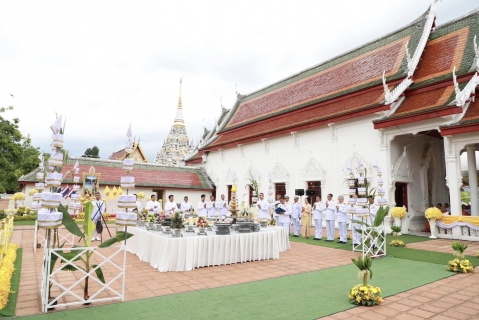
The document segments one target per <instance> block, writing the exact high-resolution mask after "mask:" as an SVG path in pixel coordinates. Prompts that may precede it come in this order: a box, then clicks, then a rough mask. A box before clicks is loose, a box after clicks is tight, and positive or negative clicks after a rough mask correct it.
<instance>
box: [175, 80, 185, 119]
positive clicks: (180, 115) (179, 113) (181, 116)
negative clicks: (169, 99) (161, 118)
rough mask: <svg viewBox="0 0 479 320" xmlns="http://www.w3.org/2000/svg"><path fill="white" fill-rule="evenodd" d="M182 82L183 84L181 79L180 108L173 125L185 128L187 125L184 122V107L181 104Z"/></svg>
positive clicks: (177, 109)
mask: <svg viewBox="0 0 479 320" xmlns="http://www.w3.org/2000/svg"><path fill="white" fill-rule="evenodd" d="M182 82H183V79H182V78H180V96H179V97H178V107H177V108H176V117H175V123H174V124H173V125H174V126H182V127H184V126H185V123H184V121H183V105H182V104H181V83H182Z"/></svg>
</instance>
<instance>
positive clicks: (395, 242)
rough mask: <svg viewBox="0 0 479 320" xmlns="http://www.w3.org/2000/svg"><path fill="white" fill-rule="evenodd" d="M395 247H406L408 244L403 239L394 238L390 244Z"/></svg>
mask: <svg viewBox="0 0 479 320" xmlns="http://www.w3.org/2000/svg"><path fill="white" fill-rule="evenodd" d="M389 245H391V246H393V247H405V246H406V244H405V243H404V242H402V241H401V240H393V241H391V243H390V244H389Z"/></svg>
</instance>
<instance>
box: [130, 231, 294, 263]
mask: <svg viewBox="0 0 479 320" xmlns="http://www.w3.org/2000/svg"><path fill="white" fill-rule="evenodd" d="M128 232H130V233H132V234H134V236H133V237H131V238H129V239H128V240H127V245H126V247H127V250H128V251H130V252H132V253H134V254H136V255H137V256H138V257H139V258H140V260H141V261H145V262H149V263H150V264H151V266H152V267H153V268H155V269H158V270H159V271H160V272H168V271H190V270H193V269H194V268H199V267H207V266H217V265H226V264H232V263H237V262H246V261H255V260H268V259H278V258H279V253H280V252H282V251H286V250H289V249H290V246H289V239H288V234H287V232H286V228H284V227H268V228H266V229H261V231H259V232H252V233H232V234H230V235H214V234H211V233H210V234H208V235H207V236H197V235H189V234H184V236H183V237H180V238H173V237H171V236H167V235H164V234H162V233H159V232H156V231H152V230H146V229H144V228H141V227H131V228H128Z"/></svg>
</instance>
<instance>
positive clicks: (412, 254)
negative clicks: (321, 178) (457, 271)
mask: <svg viewBox="0 0 479 320" xmlns="http://www.w3.org/2000/svg"><path fill="white" fill-rule="evenodd" d="M289 239H290V240H291V241H294V242H301V243H307V244H313V245H317V246H322V247H328V248H335V249H342V250H349V251H351V248H352V244H351V240H348V243H347V244H340V243H336V241H337V240H335V242H326V241H324V238H323V240H321V241H315V240H312V239H311V238H310V239H304V238H301V237H299V238H296V237H290V238H289ZM394 239H396V237H393V236H392V235H387V236H386V243H387V247H386V254H387V256H392V257H396V258H401V259H407V260H414V261H422V262H429V263H437V264H442V265H444V266H446V265H447V263H448V261H450V260H452V259H454V257H453V255H452V254H453V253H454V250H452V248H451V252H450V253H443V252H435V251H428V250H419V249H412V248H408V247H407V244H408V243H416V242H423V241H429V240H431V239H429V238H428V237H419V236H413V235H407V234H406V235H402V236H400V237H399V240H402V241H404V243H405V244H406V247H405V248H400V247H392V246H390V245H389V243H391V241H392V240H394ZM358 255H359V252H358ZM466 259H469V261H470V262H471V263H472V264H473V265H474V266H475V267H476V266H479V258H478V257H475V256H466Z"/></svg>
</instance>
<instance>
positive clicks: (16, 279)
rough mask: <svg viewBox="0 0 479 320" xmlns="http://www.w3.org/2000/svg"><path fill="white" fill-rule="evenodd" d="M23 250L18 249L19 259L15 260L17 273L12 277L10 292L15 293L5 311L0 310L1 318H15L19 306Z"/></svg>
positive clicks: (10, 296)
mask: <svg viewBox="0 0 479 320" xmlns="http://www.w3.org/2000/svg"><path fill="white" fill-rule="evenodd" d="M22 253H23V251H22V249H21V248H18V249H17V259H16V260H15V264H14V266H15V272H14V273H13V275H12V280H11V285H10V290H11V291H12V292H14V293H10V295H9V296H8V303H7V305H6V306H5V309H3V310H0V317H14V316H15V308H16V306H17V299H18V288H19V287H20V273H21V271H22Z"/></svg>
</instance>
